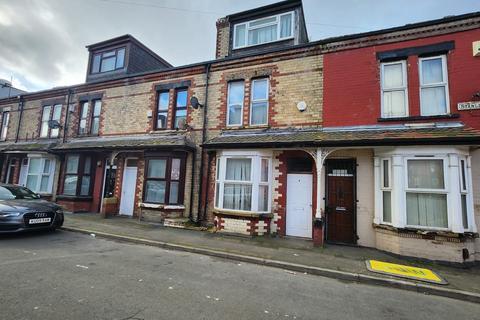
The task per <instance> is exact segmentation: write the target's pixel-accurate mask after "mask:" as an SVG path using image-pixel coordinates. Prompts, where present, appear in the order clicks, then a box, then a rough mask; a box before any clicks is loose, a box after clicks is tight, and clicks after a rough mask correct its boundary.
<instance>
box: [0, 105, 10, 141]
mask: <svg viewBox="0 0 480 320" xmlns="http://www.w3.org/2000/svg"><path fill="white" fill-rule="evenodd" d="M1 121H2V122H1V123H0V130H1V132H0V141H5V140H7V135H8V125H9V122H10V111H3V112H2V119H1Z"/></svg>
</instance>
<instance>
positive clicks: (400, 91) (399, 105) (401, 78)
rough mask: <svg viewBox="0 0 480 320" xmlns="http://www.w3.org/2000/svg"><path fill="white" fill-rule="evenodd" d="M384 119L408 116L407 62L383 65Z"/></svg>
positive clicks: (385, 63)
mask: <svg viewBox="0 0 480 320" xmlns="http://www.w3.org/2000/svg"><path fill="white" fill-rule="evenodd" d="M380 73H381V76H380V77H381V90H382V118H398V117H406V116H408V89H407V62H406V61H405V60H402V61H395V62H384V63H382V64H381V72H380Z"/></svg>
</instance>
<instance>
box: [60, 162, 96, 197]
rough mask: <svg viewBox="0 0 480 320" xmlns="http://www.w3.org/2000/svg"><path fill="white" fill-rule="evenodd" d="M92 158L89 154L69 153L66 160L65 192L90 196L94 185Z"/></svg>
mask: <svg viewBox="0 0 480 320" xmlns="http://www.w3.org/2000/svg"><path fill="white" fill-rule="evenodd" d="M92 169H93V164H92V158H91V157H90V156H88V155H78V154H74V155H68V156H67V157H66V160H65V174H64V180H63V194H64V195H68V196H90V195H91V189H92V188H91V186H92V181H93V179H92V175H93V174H92Z"/></svg>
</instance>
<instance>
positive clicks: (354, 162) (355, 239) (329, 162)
mask: <svg viewBox="0 0 480 320" xmlns="http://www.w3.org/2000/svg"><path fill="white" fill-rule="evenodd" d="M336 161H350V163H351V166H352V169H353V177H352V178H353V183H352V184H353V243H344V242H336V241H330V240H329V239H328V213H327V212H325V223H324V228H325V230H324V233H323V235H324V236H323V237H324V240H325V242H327V243H332V244H343V245H357V242H358V233H357V203H358V199H357V165H358V164H357V160H356V159H355V158H349V157H346V158H332V159H326V160H325V198H324V199H323V200H324V201H325V203H324V205H325V208H328V171H329V168H330V167H332V163H335V162H336Z"/></svg>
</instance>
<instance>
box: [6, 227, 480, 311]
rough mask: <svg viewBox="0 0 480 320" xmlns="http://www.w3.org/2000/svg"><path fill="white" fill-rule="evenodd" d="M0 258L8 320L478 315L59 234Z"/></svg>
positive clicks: (438, 300) (11, 246) (24, 241)
mask: <svg viewBox="0 0 480 320" xmlns="http://www.w3.org/2000/svg"><path fill="white" fill-rule="evenodd" d="M161 231H162V230H158V229H156V232H161ZM295 250H296V252H302V251H300V249H295ZM297 250H298V251H297ZM0 257H1V258H0V275H1V276H0V318H1V319H5V320H13V319H15V320H20V319H32V320H36V319H41V320H43V319H49V320H60V319H61V320H64V319H66V320H69V319H72V320H77V319H124V320H126V319H136V320H140V319H143V320H148V319H167V320H168V319H195V320H199V319H212V320H216V319H222V320H223V319H298V320H300V319H342V320H350V319H355V320H358V319H359V320H363V319H368V320H370V319H393V320H397V319H398V320H400V319H436V320H443V319H448V320H450V319H466V320H469V319H472V320H473V319H478V315H479V314H480V305H479V304H475V303H471V302H465V301H458V300H453V299H448V298H444V297H438V296H431V295H423V294H418V293H415V292H409V291H404V290H396V289H391V288H388V287H381V286H370V285H364V284H358V283H352V282H345V281H339V280H336V279H330V278H325V277H320V276H313V275H309V274H303V273H295V272H290V271H285V270H282V269H278V268H272V267H266V266H260V265H257V264H250V263H244V262H237V261H233V260H229V259H219V258H216V257H211V256H206V255H198V254H193V253H190V252H182V251H176V250H164V249H161V248H157V247H152V246H144V245H137V244H130V243H124V242H118V241H112V240H106V239H102V238H99V237H92V236H90V235H86V234H80V233H74V232H66V231H63V230H59V231H57V232H48V233H45V232H43V233H31V234H23V235H10V236H3V237H0Z"/></svg>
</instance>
